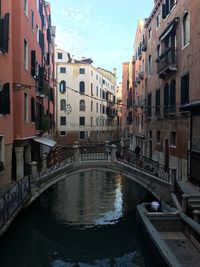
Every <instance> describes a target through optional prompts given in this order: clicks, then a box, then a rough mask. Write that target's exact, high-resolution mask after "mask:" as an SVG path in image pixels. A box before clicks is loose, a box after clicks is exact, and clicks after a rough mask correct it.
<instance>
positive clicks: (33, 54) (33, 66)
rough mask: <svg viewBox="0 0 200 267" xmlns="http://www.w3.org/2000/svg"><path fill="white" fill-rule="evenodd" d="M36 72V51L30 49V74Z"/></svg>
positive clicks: (33, 74) (32, 74)
mask: <svg viewBox="0 0 200 267" xmlns="http://www.w3.org/2000/svg"><path fill="white" fill-rule="evenodd" d="M35 73H36V51H35V50H31V76H32V77H34V76H35Z"/></svg>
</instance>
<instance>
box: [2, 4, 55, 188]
mask: <svg viewBox="0 0 200 267" xmlns="http://www.w3.org/2000/svg"><path fill="white" fill-rule="evenodd" d="M0 26H1V27H0V30H1V36H3V38H2V39H0V47H1V48H0V50H1V54H0V64H1V66H4V67H3V68H1V71H0V83H1V84H2V90H1V93H0V99H1V102H2V101H3V102H4V103H3V104H2V105H0V106H1V109H0V113H1V115H0V141H1V145H0V147H1V150H0V151H1V152H0V154H1V160H0V161H1V162H3V163H1V164H0V165H1V168H3V169H4V170H3V173H2V172H0V177H1V176H2V177H3V178H2V179H0V180H1V181H3V184H7V183H9V182H10V181H11V180H18V179H20V178H23V177H24V176H25V175H27V174H28V173H29V169H30V164H31V162H32V161H37V162H39V161H41V157H42V153H43V149H44V150H45V152H48V150H49V149H47V150H46V149H45V147H46V146H45V147H44V146H43V144H44V141H45V140H44V139H43V138H44V137H42V136H43V135H47V136H50V135H51V134H52V132H51V129H53V120H54V103H53V100H54V99H53V98H54V97H53V96H54V64H53V62H54V59H53V51H54V42H53V38H54V33H55V29H54V28H52V26H51V10H50V4H49V3H47V2H46V1H43V0H37V1H35V0H26V1H21V0H16V1H1V25H0ZM53 30H54V31H53ZM2 33H3V35H2ZM2 99H3V100H2ZM4 99H5V100H4ZM38 136H40V139H35V138H38ZM49 146H52V143H51V144H50V143H49V145H47V147H49ZM2 166H3V167H2Z"/></svg>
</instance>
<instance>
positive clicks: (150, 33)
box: [148, 28, 152, 39]
mask: <svg viewBox="0 0 200 267" xmlns="http://www.w3.org/2000/svg"><path fill="white" fill-rule="evenodd" d="M148 37H149V39H151V37H152V30H151V28H149V31H148Z"/></svg>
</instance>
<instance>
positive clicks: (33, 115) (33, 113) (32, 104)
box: [31, 97, 35, 122]
mask: <svg viewBox="0 0 200 267" xmlns="http://www.w3.org/2000/svg"><path fill="white" fill-rule="evenodd" d="M31 121H32V122H35V99H34V97H31Z"/></svg>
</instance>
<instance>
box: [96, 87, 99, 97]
mask: <svg viewBox="0 0 200 267" xmlns="http://www.w3.org/2000/svg"><path fill="white" fill-rule="evenodd" d="M98 94H99V88H98V86H97V87H96V96H98Z"/></svg>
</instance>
